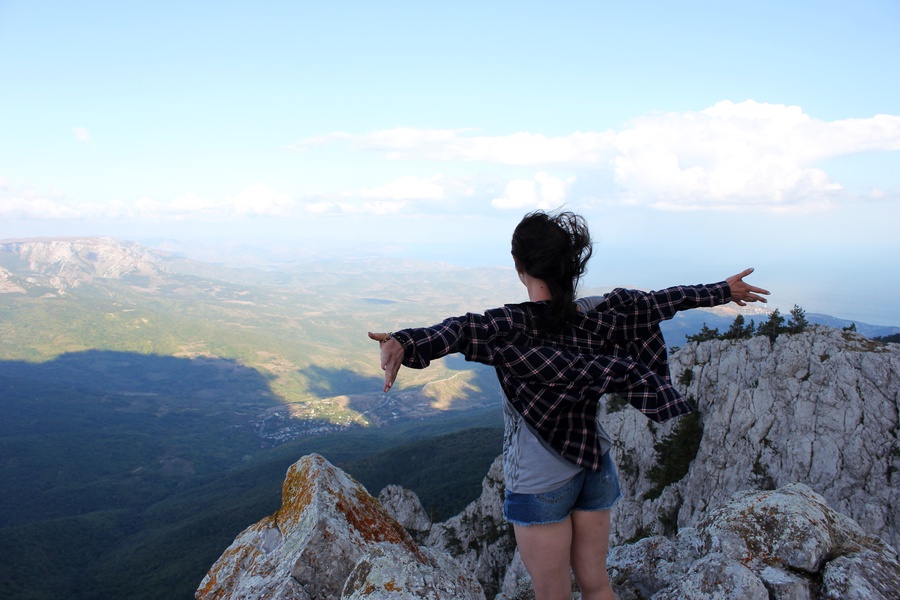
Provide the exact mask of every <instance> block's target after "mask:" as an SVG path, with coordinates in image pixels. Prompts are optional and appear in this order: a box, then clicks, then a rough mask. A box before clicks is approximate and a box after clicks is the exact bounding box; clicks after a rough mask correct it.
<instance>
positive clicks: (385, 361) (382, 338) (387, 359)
mask: <svg viewBox="0 0 900 600" xmlns="http://www.w3.org/2000/svg"><path fill="white" fill-rule="evenodd" d="M369 339H370V340H375V341H376V342H378V345H379V346H380V347H381V368H382V369H383V370H384V391H385V392H387V391H389V390H390V389H391V386H393V385H394V381H396V380H397V373H398V372H399V371H400V365H402V364H403V354H404V353H403V345H402V344H400V342H398V341H397V340H396V339H395V338H394V337H393V336H392V335H391V334H390V333H372V332H371V331H370V332H369Z"/></svg>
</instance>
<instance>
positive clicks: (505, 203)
mask: <svg viewBox="0 0 900 600" xmlns="http://www.w3.org/2000/svg"><path fill="white" fill-rule="evenodd" d="M574 181H575V178H574V177H572V178H569V179H566V180H562V179H559V178H557V177H553V176H551V175H548V174H547V173H543V172H541V173H538V174H536V175H535V176H534V177H533V178H532V179H514V180H512V181H510V182H509V183H508V184H507V185H506V189H505V190H504V192H503V195H502V196H501V197H499V198H494V199H493V200H491V205H492V206H494V207H495V208H500V209H536V208H540V209H543V210H551V209H554V208H557V207H559V206H562V204H563V203H564V202H565V199H566V190H567V188H568V187H569V186H570V185H571V184H572V183H573V182H574Z"/></svg>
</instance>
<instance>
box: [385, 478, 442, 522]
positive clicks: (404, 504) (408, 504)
mask: <svg viewBox="0 0 900 600" xmlns="http://www.w3.org/2000/svg"><path fill="white" fill-rule="evenodd" d="M378 501H379V502H381V505H382V506H383V507H384V509H385V510H386V511H388V513H389V514H390V515H391V516H392V517H394V518H395V519H396V520H397V522H398V523H400V524H401V525H403V527H404V528H406V530H407V531H409V532H410V533H413V532H422V533H427V532H428V530H430V529H431V519H429V518H428V513H426V512H425V508H424V507H423V506H422V502H421V501H420V500H419V497H418V496H416V494H415V492H413V491H412V490H407V489H406V488H403V487H401V486H399V485H389V486H387V487H385V488H384V489H383V490H381V492H380V493H379V494H378Z"/></svg>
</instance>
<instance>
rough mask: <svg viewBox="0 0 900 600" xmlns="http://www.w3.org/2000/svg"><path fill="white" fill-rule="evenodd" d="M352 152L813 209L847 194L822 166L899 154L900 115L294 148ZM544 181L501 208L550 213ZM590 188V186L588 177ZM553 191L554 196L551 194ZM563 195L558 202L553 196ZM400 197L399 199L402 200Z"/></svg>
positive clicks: (791, 109)
mask: <svg viewBox="0 0 900 600" xmlns="http://www.w3.org/2000/svg"><path fill="white" fill-rule="evenodd" d="M329 144H332V145H333V144H338V145H346V146H348V147H349V148H350V149H352V150H356V151H368V152H376V153H378V155H379V156H380V157H381V158H382V159H387V160H423V159H425V160H432V161H452V162H457V163H460V162H462V163H465V162H479V163H488V164H497V165H512V166H519V167H534V168H536V169H539V170H540V171H541V172H542V173H543V171H544V170H545V169H547V168H553V167H558V168H566V169H567V170H572V171H577V172H581V173H583V174H591V176H592V178H593V179H594V180H596V177H597V176H598V175H604V174H605V176H606V177H607V178H608V180H609V181H610V182H611V183H614V184H615V185H616V186H617V188H618V190H619V201H621V202H629V203H632V204H643V205H647V206H652V207H655V208H660V209H682V210H683V209H737V208H745V207H755V208H759V209H768V210H786V209H791V208H802V209H809V208H812V207H822V206H826V205H828V204H829V202H831V199H832V198H834V197H836V195H838V194H840V193H841V192H843V186H842V184H841V182H840V181H836V180H835V179H834V178H833V177H832V176H830V175H829V173H828V172H827V171H826V170H825V169H824V168H823V167H822V166H821V163H822V162H823V161H825V160H827V159H831V158H835V157H840V156H845V155H850V154H855V153H859V152H870V151H891V150H898V149H900V116H895V115H876V116H874V117H871V118H865V119H845V120H838V121H830V122H829V121H822V120H818V119H814V118H812V117H811V116H809V115H807V114H805V113H804V112H803V110H802V109H801V108H800V107H798V106H786V105H782V104H767V103H761V102H756V101H753V100H747V101H744V102H739V103H735V102H731V101H722V102H719V103H717V104H715V105H714V106H711V107H709V108H706V109H704V110H700V111H691V112H681V113H661V114H654V115H647V116H644V117H640V118H637V119H634V120H632V121H631V122H629V123H627V124H626V125H625V126H624V127H623V128H622V129H621V130H619V131H604V132H575V133H573V134H570V135H566V136H556V137H548V136H545V135H542V134H537V133H530V132H519V133H513V134H510V135H503V136H484V135H477V134H476V133H475V132H473V131H472V130H466V129H458V130H450V129H448V130H431V129H424V130H423V129H412V128H397V129H388V130H382V131H376V132H372V133H369V134H350V133H346V132H336V133H330V134H325V135H321V136H317V137H314V138H308V139H305V140H300V141H298V142H297V143H295V144H294V146H293V147H294V148H295V149H311V148H314V147H318V146H321V145H329ZM540 177H549V176H547V175H546V173H543V174H542V175H540V176H534V179H533V180H532V179H529V178H521V177H517V178H513V179H511V180H509V182H508V184H507V186H506V190H505V191H504V193H503V195H502V196H501V197H498V198H495V199H494V200H493V201H492V205H493V206H494V207H496V208H522V207H526V206H529V207H530V206H546V205H549V204H553V198H561V197H563V196H565V193H561V192H560V190H563V191H564V190H565V188H566V187H567V186H566V185H559V184H556V183H554V182H553V181H551V180H550V179H548V180H546V181H543V182H542V181H541V180H540ZM586 179H587V178H586ZM554 185H555V186H556V187H555V188H554ZM554 190H555V191H554ZM404 197H407V196H404V195H403V192H402V190H400V189H398V190H396V195H395V196H394V198H395V199H402V198H404Z"/></svg>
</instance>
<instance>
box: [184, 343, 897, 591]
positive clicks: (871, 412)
mask: <svg viewBox="0 0 900 600" xmlns="http://www.w3.org/2000/svg"><path fill="white" fill-rule="evenodd" d="M672 374H673V378H674V380H676V381H677V382H679V385H680V387H681V388H682V390H683V391H684V392H685V393H686V394H687V395H689V396H691V397H693V398H694V399H695V401H696V403H697V406H698V408H699V410H700V416H699V418H697V419H694V420H693V422H692V425H691V426H690V427H685V426H684V423H688V422H689V421H687V420H685V419H682V420H681V421H679V422H676V423H674V424H666V425H665V426H655V425H653V424H651V423H650V422H649V421H647V420H646V419H645V418H644V417H643V416H641V415H640V414H639V413H637V411H634V410H633V409H631V408H629V407H622V406H620V404H619V403H617V402H615V399H610V401H609V402H608V403H607V406H606V407H605V409H604V411H605V413H604V420H605V423H606V425H607V428H608V429H609V431H610V433H611V434H612V435H613V437H614V438H615V439H616V446H615V449H614V452H615V454H616V459H617V464H618V465H619V471H620V478H621V479H622V484H623V485H622V487H623V493H624V496H625V497H624V499H623V501H622V502H621V503H620V504H619V505H618V507H617V508H616V509H615V511H614V514H613V527H614V531H613V545H614V546H615V547H614V548H613V549H612V551H611V553H610V559H609V568H610V574H611V577H612V581H613V584H614V588H615V590H616V593H617V594H618V596H619V598H620V600H624V599H634V600H637V599H644V598H651V597H652V598H654V599H655V600H669V599H674V598H713V597H715V598H723V599H728V598H733V599H735V600H736V599H746V598H760V599H768V598H775V599H780V598H791V599H832V598H834V599H837V598H872V599H881V598H895V599H896V598H900V583H898V582H900V563H898V557H897V553H896V551H895V549H894V548H896V546H897V540H898V536H900V533H898V527H897V523H898V514H897V506H898V502H897V500H898V497H897V495H898V490H897V489H896V485H895V482H894V474H895V473H896V471H897V468H898V467H900V443H898V402H900V398H898V394H900V386H898V374H900V347H898V346H897V345H895V344H891V345H883V344H877V343H873V342H871V341H869V340H867V339H866V338H863V337H861V336H858V335H855V334H853V333H850V332H845V331H840V330H834V329H831V328H826V327H814V328H812V329H811V330H810V331H808V332H805V333H802V334H797V335H782V336H780V337H778V338H777V339H776V340H775V342H774V343H771V342H770V341H769V340H768V339H767V338H762V337H760V338H754V339H751V340H745V341H711V342H704V343H701V344H689V345H688V346H685V347H684V348H682V349H681V350H680V351H679V352H678V353H676V354H675V355H674V356H673V360H672ZM679 423H681V424H679ZM685 455H686V456H685ZM673 457H674V458H675V459H677V460H672V459H673ZM682 465H683V469H684V470H683V472H682V471H681V470H680V469H682ZM313 467H314V468H313ZM661 475H662V476H661ZM316 482H317V483H316ZM292 490H299V491H292ZM502 493H503V482H502V469H501V468H500V462H499V461H497V462H495V463H494V465H493V466H492V468H491V470H490V472H489V473H488V476H487V477H486V478H485V480H484V485H483V489H482V495H481V497H480V498H479V499H478V500H476V501H475V502H473V503H472V504H471V505H470V506H469V507H467V508H466V509H465V511H463V513H461V514H460V515H458V516H456V517H454V518H452V519H450V520H448V521H446V522H444V523H438V524H435V525H433V526H432V527H431V528H430V533H426V531H425V525H424V524H423V523H422V518H421V517H422V513H421V507H420V506H419V504H418V499H416V498H415V497H414V495H411V494H409V493H408V492H406V491H403V490H400V489H390V490H385V491H384V492H383V493H382V495H381V497H382V499H383V501H384V503H385V506H387V507H388V508H389V509H390V514H388V510H387V509H386V508H385V507H384V506H382V505H381V504H380V503H379V502H377V501H375V500H374V499H373V498H371V496H369V495H368V494H367V493H366V492H365V490H363V489H362V488H361V487H360V486H359V485H358V484H357V483H355V482H354V481H353V480H352V479H350V478H349V477H347V476H346V475H345V474H343V473H341V472H340V471H339V470H337V469H334V468H333V467H331V466H330V465H328V464H327V462H326V461H324V459H322V458H321V457H305V458H304V459H302V460H301V461H300V462H298V463H297V465H295V466H294V467H292V469H291V471H289V473H288V478H287V480H286V481H285V496H284V499H283V506H282V509H281V511H279V513H276V515H274V516H273V517H271V518H269V519H266V520H264V521H262V522H260V523H258V524H256V525H254V526H252V527H250V528H249V529H248V530H246V531H245V532H244V533H242V534H241V535H240V536H239V537H238V539H237V540H235V543H234V544H233V545H232V546H231V547H230V548H229V549H228V550H227V551H226V552H225V554H223V556H222V558H221V559H220V560H219V561H218V562H217V563H216V565H214V566H213V568H212V570H211V571H210V573H209V575H208V576H207V578H206V579H205V580H204V582H203V584H202V585H201V587H200V589H199V590H198V592H197V598H203V599H206V598H263V597H265V598H281V599H288V598H339V597H342V598H362V597H364V596H365V597H377V598H397V599H403V598H450V597H454V598H469V597H474V598H478V597H487V598H496V599H498V600H500V599H503V600H519V599H524V598H528V597H529V594H530V592H529V588H528V581H527V574H526V573H525V572H524V570H523V569H522V567H521V562H520V561H519V560H518V559H517V556H516V555H515V545H514V541H513V538H512V532H511V530H510V528H509V526H508V525H507V524H506V523H505V521H503V519H502V517H501V514H500V505H501V498H502ZM392 515H396V518H394V516H392ZM398 520H400V521H402V522H404V523H405V524H406V526H407V527H408V528H410V529H411V530H413V531H414V532H415V539H416V540H418V543H417V542H416V541H414V540H413V538H412V537H411V536H409V535H408V534H406V533H405V531H404V530H403V527H402V526H401V525H400V524H399V523H398ZM635 540H637V541H635ZM892 546H893V547H892ZM476 579H477V581H476ZM326 582H327V583H326Z"/></svg>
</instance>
